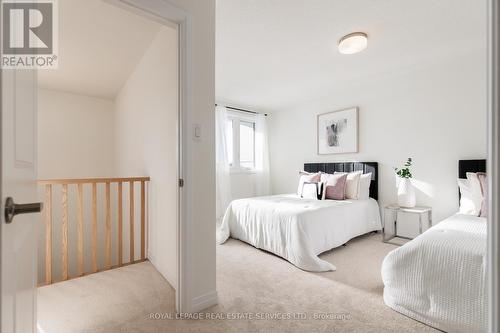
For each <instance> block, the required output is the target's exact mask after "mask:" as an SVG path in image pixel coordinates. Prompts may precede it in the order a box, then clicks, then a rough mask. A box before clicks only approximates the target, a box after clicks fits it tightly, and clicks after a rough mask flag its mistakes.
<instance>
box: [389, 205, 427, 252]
mask: <svg viewBox="0 0 500 333" xmlns="http://www.w3.org/2000/svg"><path fill="white" fill-rule="evenodd" d="M430 227H432V208H431V207H425V206H417V207H413V208H404V207H399V206H398V205H389V206H386V207H385V209H384V229H383V241H384V242H386V243H389V241H390V240H392V239H393V238H396V237H397V238H403V239H413V238H415V237H417V236H418V235H420V234H421V233H423V232H424V231H426V230H427V229H429V228H430ZM398 245H399V244H398Z"/></svg>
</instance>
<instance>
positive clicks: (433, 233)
mask: <svg viewBox="0 0 500 333" xmlns="http://www.w3.org/2000/svg"><path fill="white" fill-rule="evenodd" d="M382 279H383V281H384V285H385V288H384V302H385V304H387V305H388V306H389V307H391V308H392V309H394V310H396V311H398V312H400V313H402V314H404V315H406V316H408V317H411V318H413V319H416V320H418V321H421V322H423V323H425V324H428V325H430V326H433V327H435V328H438V329H440V330H443V331H445V332H463V333H474V332H485V331H486V322H487V293H486V219H485V218H481V217H475V216H468V215H459V214H456V215H453V216H451V217H449V218H447V219H445V220H444V221H442V222H441V223H439V224H437V225H436V226H434V227H432V228H430V229H429V230H427V231H426V232H424V233H423V234H422V235H420V236H418V237H417V238H415V239H414V240H412V241H410V242H408V243H406V244H405V245H403V246H401V247H400V248H398V249H396V250H394V251H392V252H390V253H389V254H388V255H387V256H386V257H385V259H384V262H383V264H382Z"/></svg>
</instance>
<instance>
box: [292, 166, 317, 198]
mask: <svg viewBox="0 0 500 333" xmlns="http://www.w3.org/2000/svg"><path fill="white" fill-rule="evenodd" d="M299 175H300V178H299V187H298V188H297V194H298V195H300V196H302V187H303V186H302V185H304V183H305V182H307V183H318V182H319V181H320V180H321V173H319V172H317V173H309V172H305V171H301V172H299Z"/></svg>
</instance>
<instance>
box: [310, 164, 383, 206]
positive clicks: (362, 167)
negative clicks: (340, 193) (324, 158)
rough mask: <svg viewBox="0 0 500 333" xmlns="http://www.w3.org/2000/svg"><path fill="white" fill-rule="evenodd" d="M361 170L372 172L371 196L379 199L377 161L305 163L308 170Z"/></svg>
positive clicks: (329, 171) (331, 171) (332, 171)
mask: <svg viewBox="0 0 500 333" xmlns="http://www.w3.org/2000/svg"><path fill="white" fill-rule="evenodd" d="M358 170H361V171H363V173H369V172H371V173H372V182H371V184H370V198H373V199H375V200H378V163H377V162H333V163H305V164H304V171H307V172H319V171H322V172H326V173H334V172H335V171H338V172H352V171H358Z"/></svg>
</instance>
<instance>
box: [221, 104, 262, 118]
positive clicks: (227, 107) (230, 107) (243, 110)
mask: <svg viewBox="0 0 500 333" xmlns="http://www.w3.org/2000/svg"><path fill="white" fill-rule="evenodd" d="M215 106H219V105H218V104H215ZM221 106H222V105H221ZM224 107H225V108H226V109H231V110H236V111H241V112H247V113H253V114H263V115H264V116H266V117H267V113H260V112H256V111H250V110H245V109H240V108H235V107H232V106H224Z"/></svg>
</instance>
